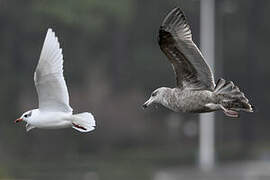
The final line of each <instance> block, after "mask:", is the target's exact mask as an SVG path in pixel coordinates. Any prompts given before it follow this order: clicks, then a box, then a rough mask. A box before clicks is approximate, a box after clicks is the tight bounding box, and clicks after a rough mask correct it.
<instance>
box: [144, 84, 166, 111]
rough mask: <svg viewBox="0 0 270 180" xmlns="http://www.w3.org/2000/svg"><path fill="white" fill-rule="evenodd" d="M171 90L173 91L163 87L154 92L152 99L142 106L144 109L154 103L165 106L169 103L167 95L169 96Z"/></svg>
mask: <svg viewBox="0 0 270 180" xmlns="http://www.w3.org/2000/svg"><path fill="white" fill-rule="evenodd" d="M170 90H171V89H170V88H166V87H161V88H158V89H156V90H154V91H153V92H152V94H151V96H150V98H149V99H148V100H147V101H146V102H145V103H144V104H143V105H142V107H143V108H144V109H145V108H147V107H148V106H150V105H151V104H154V103H158V104H162V105H165V104H166V102H167V94H168V91H170Z"/></svg>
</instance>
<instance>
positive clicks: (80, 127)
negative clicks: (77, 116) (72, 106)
mask: <svg viewBox="0 0 270 180" xmlns="http://www.w3.org/2000/svg"><path fill="white" fill-rule="evenodd" d="M72 125H73V126H75V127H76V128H79V129H82V130H85V131H86V130H87V129H86V128H84V127H82V126H80V125H78V124H75V123H72Z"/></svg>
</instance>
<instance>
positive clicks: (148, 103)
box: [142, 98, 153, 109]
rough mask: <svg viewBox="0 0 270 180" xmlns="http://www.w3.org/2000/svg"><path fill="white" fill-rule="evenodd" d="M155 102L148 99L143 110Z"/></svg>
mask: <svg viewBox="0 0 270 180" xmlns="http://www.w3.org/2000/svg"><path fill="white" fill-rule="evenodd" d="M152 102H153V100H152V98H150V99H148V100H147V101H146V102H145V103H144V104H143V105H142V107H143V109H146V108H147V107H148V106H149V105H151V104H152Z"/></svg>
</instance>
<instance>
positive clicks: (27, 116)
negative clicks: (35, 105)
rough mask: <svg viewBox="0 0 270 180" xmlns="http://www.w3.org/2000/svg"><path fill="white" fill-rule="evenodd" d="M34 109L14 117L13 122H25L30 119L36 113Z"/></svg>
mask: <svg viewBox="0 0 270 180" xmlns="http://www.w3.org/2000/svg"><path fill="white" fill-rule="evenodd" d="M36 111H37V109H33V110H30V111H27V112H25V113H23V114H22V116H21V117H20V118H18V119H16V120H15V121H14V122H15V123H18V122H21V121H25V122H28V121H31V119H33V117H34V116H35V115H36V113H37V112H36Z"/></svg>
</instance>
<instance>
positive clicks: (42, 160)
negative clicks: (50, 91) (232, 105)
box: [0, 0, 270, 180]
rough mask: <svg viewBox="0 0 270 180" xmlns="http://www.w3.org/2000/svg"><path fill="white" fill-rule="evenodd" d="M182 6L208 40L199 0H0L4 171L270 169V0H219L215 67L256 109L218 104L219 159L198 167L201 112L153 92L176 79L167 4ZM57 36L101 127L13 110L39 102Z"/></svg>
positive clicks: (60, 174)
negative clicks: (40, 124)
mask: <svg viewBox="0 0 270 180" xmlns="http://www.w3.org/2000/svg"><path fill="white" fill-rule="evenodd" d="M176 6H180V7H181V8H182V9H183V10H184V11H185V14H186V16H187V18H188V22H189V24H190V25H191V29H192V33H193V40H194V42H195V43H196V44H198V46H199V45H200V42H199V41H200V0H166V1H165V0H164V1H156V0H147V1H144V0H114V1H111V0H77V1H72V0H54V1H45V0H39V1H35V0H0V25H1V26H0V59H1V60H0V82H1V86H0V115H1V121H0V179H91V180H108V179H110V180H114V179H115V180H138V179H140V180H149V179H151V180H179V179H192V180H193V179H208V180H212V179H228V178H231V179H232V180H233V179H238V180H239V179H248V180H253V179H260V180H261V179H269V178H270V141H269V139H270V131H269V127H270V121H269V117H268V115H269V113H268V107H269V102H270V93H269V91H270V84H269V82H268V81H269V75H270V71H269V65H270V61H269V60H268V59H269V39H270V35H269V32H270V21H269V17H270V11H269V9H270V1H267V0H260V1H254V0H237V1H234V0H216V1H215V64H216V65H215V76H216V78H215V79H216V80H217V79H218V78H220V77H223V78H224V79H226V80H233V82H234V83H235V84H236V85H238V86H239V87H241V90H242V91H243V92H245V94H246V96H247V97H248V98H249V99H250V101H251V103H252V104H253V105H255V106H256V112H255V113H252V114H251V113H249V114H248V113H242V114H241V117H240V118H239V119H232V118H227V117H225V116H224V115H223V113H222V112H217V113H216V114H215V158H216V160H215V166H214V168H213V169H211V170H209V171H207V172H205V171H202V170H201V169H200V168H199V165H198V161H199V160H198V159H199V157H198V154H199V121H198V117H199V116H198V115H196V114H185V113H174V112H171V111H169V110H167V109H165V108H163V107H161V106H156V107H155V106H152V107H150V108H148V109H147V110H142V108H141V105H142V104H143V102H144V101H145V100H146V99H148V97H149V95H150V93H151V92H152V91H153V90H154V89H156V88H158V87H161V86H168V87H173V86H175V77H174V73H173V71H172V68H171V65H170V64H169V61H167V58H166V56H165V55H164V54H163V53H162V52H161V51H160V49H159V46H158V44H157V35H158V34H157V33H158V28H159V26H160V23H161V21H162V19H163V18H164V16H165V15H166V14H167V13H168V12H169V11H170V10H171V9H172V8H174V7H176ZM49 27H51V28H52V29H53V30H54V31H55V32H56V35H57V36H58V38H59V41H60V44H61V47H62V48H63V54H64V60H65V63H64V69H65V71H64V75H65V79H66V81H67V85H68V89H69V94H70V104H71V106H72V107H73V109H74V112H75V113H77V112H78V110H79V111H80V112H83V111H89V112H92V113H93V114H94V116H95V117H96V120H97V128H96V130H95V131H92V132H90V133H88V134H82V133H80V132H77V131H75V130H74V129H71V128H70V129H60V130H42V129H33V130H31V131H30V132H29V133H26V131H25V127H24V125H25V124H23V123H22V124H16V125H15V124H14V123H13V121H14V120H15V119H16V118H18V117H19V116H21V114H22V113H23V112H25V111H27V110H30V109H33V108H36V107H37V106H38V101H37V94H36V91H35V86H34V82H33V73H34V70H35V67H36V64H37V62H38V59H39V55H40V51H41V48H42V44H43V41H44V38H45V35H46V31H47V29H48V28H49Z"/></svg>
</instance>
